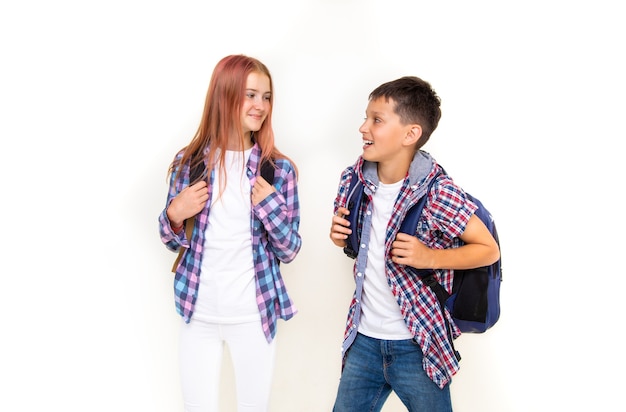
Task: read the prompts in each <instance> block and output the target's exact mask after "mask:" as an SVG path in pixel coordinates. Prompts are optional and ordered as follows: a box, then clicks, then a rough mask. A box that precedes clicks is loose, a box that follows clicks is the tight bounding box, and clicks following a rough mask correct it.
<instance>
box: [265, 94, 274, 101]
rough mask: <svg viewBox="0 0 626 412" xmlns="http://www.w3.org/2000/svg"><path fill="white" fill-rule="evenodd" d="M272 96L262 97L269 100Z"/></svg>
mask: <svg viewBox="0 0 626 412" xmlns="http://www.w3.org/2000/svg"><path fill="white" fill-rule="evenodd" d="M271 98H272V96H269V95H268V96H263V99H265V100H267V101H268V102H269V101H270V99H271Z"/></svg>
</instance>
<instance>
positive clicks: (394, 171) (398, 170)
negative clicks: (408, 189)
mask: <svg viewBox="0 0 626 412" xmlns="http://www.w3.org/2000/svg"><path fill="white" fill-rule="evenodd" d="M412 160H413V159H410V160H408V161H407V160H404V159H403V160H395V161H393V162H386V161H384V162H378V166H377V171H378V180H380V182H381V183H385V184H392V183H396V182H399V181H400V180H404V178H405V177H406V174H407V173H408V172H409V167H410V166H411V161H412Z"/></svg>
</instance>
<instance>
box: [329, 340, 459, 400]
mask: <svg viewBox="0 0 626 412" xmlns="http://www.w3.org/2000/svg"><path fill="white" fill-rule="evenodd" d="M391 391H394V392H395V393H396V395H397V396H398V398H399V399H400V400H401V401H402V403H403V404H404V405H405V406H406V407H407V409H408V410H409V411H410V412H452V400H451V398H450V384H447V385H446V386H445V387H444V388H443V389H440V388H439V386H437V385H436V384H435V383H434V382H433V381H431V380H430V378H429V377H428V375H426V372H425V371H424V368H423V367H422V351H421V349H420V347H419V345H418V344H417V343H416V342H415V341H414V340H412V339H406V340H381V339H375V338H370V337H368V336H365V335H362V334H360V333H359V334H358V335H357V337H356V339H355V341H354V343H353V344H352V346H350V349H348V353H347V357H346V362H345V365H344V368H343V371H342V373H341V379H340V381H339V389H338V391H337V398H336V400H335V406H334V407H333V411H334V412H378V411H380V410H381V409H382V407H383V404H384V403H385V401H386V400H387V398H388V397H389V394H390V393H391Z"/></svg>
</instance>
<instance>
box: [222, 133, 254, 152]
mask: <svg viewBox="0 0 626 412" xmlns="http://www.w3.org/2000/svg"><path fill="white" fill-rule="evenodd" d="M252 146H253V143H252V137H251V135H247V136H246V137H245V138H244V139H243V149H242V148H241V146H240V142H239V138H238V137H237V136H235V135H231V137H230V139H228V144H227V145H226V150H232V151H241V150H248V149H250V148H251V147H252Z"/></svg>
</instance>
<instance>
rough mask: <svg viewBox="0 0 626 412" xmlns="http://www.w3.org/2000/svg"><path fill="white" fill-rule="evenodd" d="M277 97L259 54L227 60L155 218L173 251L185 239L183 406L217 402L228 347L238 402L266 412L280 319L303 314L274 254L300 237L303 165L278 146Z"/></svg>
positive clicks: (178, 288) (179, 295) (179, 279)
mask: <svg viewBox="0 0 626 412" xmlns="http://www.w3.org/2000/svg"><path fill="white" fill-rule="evenodd" d="M273 98H274V93H273V85H272V77H271V75H270V73H269V70H268V69H267V67H266V66H265V65H264V64H263V63H261V62H260V61H258V60H257V59H254V58H251V57H248V56H244V55H232V56H227V57H225V58H223V59H222V60H221V61H220V62H219V63H218V64H217V66H216V67H215V69H214V71H213V75H212V77H211V81H210V84H209V89H208V92H207V95H206V102H205V107H204V112H203V114H202V119H201V121H200V126H199V127H198V131H197V132H196V134H195V136H194V137H193V139H192V140H191V142H190V143H189V144H188V145H187V146H186V147H184V148H183V149H182V150H180V151H179V152H178V153H177V155H176V156H175V158H174V160H173V161H172V163H171V165H170V167H169V170H168V176H169V182H170V183H169V192H168V195H167V202H166V207H165V209H164V210H163V212H162V213H161V215H160V216H159V226H160V235H161V240H162V241H163V243H164V244H165V246H166V247H167V248H168V249H170V250H172V251H179V250H181V248H183V251H182V252H181V257H182V258H181V259H180V262H178V263H177V264H176V267H175V268H174V271H175V279H174V295H175V303H176V309H177V311H178V313H179V314H180V315H181V317H182V320H183V321H182V322H181V330H180V371H181V383H182V390H183V399H184V404H185V411H186V412H212V411H218V405H219V400H218V392H219V377H220V375H221V372H220V365H221V359H222V352H223V347H224V345H228V348H229V351H230V353H231V358H232V361H233V368H234V373H235V380H236V393H237V403H238V410H239V412H244V411H246V412H252V411H255V412H256V411H259V412H261V411H266V410H267V408H268V403H269V394H270V388H271V378H272V372H273V365H274V351H275V340H274V337H275V334H276V322H277V320H278V318H281V319H284V320H288V319H290V318H291V317H293V315H295V313H296V309H295V307H294V305H293V303H292V302H291V300H290V298H289V296H288V294H287V290H286V288H285V285H284V283H283V280H282V277H281V273H280V266H279V261H281V262H285V263H288V262H291V261H292V260H293V259H294V258H295V257H296V255H297V253H298V252H299V250H300V247H301V245H302V240H301V238H300V235H299V233H298V229H299V225H300V207H299V201H298V191H297V168H296V166H295V164H294V163H293V161H291V159H289V158H288V157H287V156H285V155H284V154H282V153H281V152H280V151H279V150H278V149H277V148H276V147H275V146H274V132H273V130H272V104H273ZM262 164H269V165H271V167H273V169H274V178H273V181H270V182H268V181H266V180H265V179H264V178H263V177H261V176H260V170H261V165H262ZM195 171H200V173H195ZM196 174H198V175H199V176H195V175H196ZM192 225H193V227H192ZM185 226H187V231H188V233H189V234H187V233H186V230H183V229H184V228H185ZM189 229H192V231H191V230H189Z"/></svg>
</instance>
